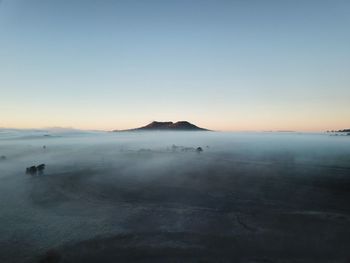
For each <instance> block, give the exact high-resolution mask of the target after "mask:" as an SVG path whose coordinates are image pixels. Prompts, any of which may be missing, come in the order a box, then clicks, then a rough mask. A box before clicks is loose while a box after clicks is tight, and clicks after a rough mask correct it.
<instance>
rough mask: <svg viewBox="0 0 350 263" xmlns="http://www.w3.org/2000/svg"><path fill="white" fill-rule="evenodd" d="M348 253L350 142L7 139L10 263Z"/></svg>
mask: <svg viewBox="0 0 350 263" xmlns="http://www.w3.org/2000/svg"><path fill="white" fill-rule="evenodd" d="M198 147H201V149H202V150H203V151H199V150H198V149H197V148H198ZM39 164H45V165H46V167H45V170H44V172H43V174H39V173H34V174H26V168H27V167H30V166H34V165H35V166H37V165H39ZM349 245H350V136H328V135H327V134H302V133H221V132H144V133H142V132H120V133H102V132H79V131H65V130H58V131H54V130H49V131H18V130H1V131H0V262H84V263H85V262H125V261H126V262H130V261H138V262H201V261H202V262H203V261H205V262H218V261H219V262H348V261H347V260H350V251H349Z"/></svg>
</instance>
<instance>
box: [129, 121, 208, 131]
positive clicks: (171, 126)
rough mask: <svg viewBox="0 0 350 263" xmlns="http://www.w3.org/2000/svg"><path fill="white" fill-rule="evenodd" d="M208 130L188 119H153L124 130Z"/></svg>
mask: <svg viewBox="0 0 350 263" xmlns="http://www.w3.org/2000/svg"><path fill="white" fill-rule="evenodd" d="M157 130H160V131H165V130H166V131H208V130H207V129H203V128H200V127H198V126H196V125H194V124H192V123H190V122H188V121H178V122H175V123H174V122H172V121H165V122H161V121H153V122H151V123H150V124H148V125H146V126H143V127H140V128H135V129H130V130H126V131H157Z"/></svg>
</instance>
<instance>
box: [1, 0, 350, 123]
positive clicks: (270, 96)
mask: <svg viewBox="0 0 350 263" xmlns="http://www.w3.org/2000/svg"><path fill="white" fill-rule="evenodd" d="M0 92H1V93H0V127H20V128H27V127H50V126H63V127H75V128H84V129H107V130H108V129H123V128H129V127H135V126H139V125H142V124H145V123H147V122H149V121H152V120H172V121H176V120H189V121H191V122H194V123H196V124H198V125H200V126H204V127H207V128H210V129H217V130H283V129H287V130H290V129H292V130H323V129H338V128H339V129H340V128H350V1H338V0H329V1H322V0H319V1H307V0H305V1H301V0H300V1H298V0H290V1H288V0H286V1H277V0H276V1H269V0H266V1H259V0H256V1H254V0H239V1H233V0H232V1H214V0H212V1H206V0H197V1H196V0H192V1H191V0H176V1H175V0H174V1H171V0H159V1H152V0H137V1H136V0H135V1H133V0H125V1H108V0H105V1H97V0H95V1H90V0H56V1H54V0H41V1H39V0H2V1H1V0H0Z"/></svg>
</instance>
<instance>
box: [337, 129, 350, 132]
mask: <svg viewBox="0 0 350 263" xmlns="http://www.w3.org/2000/svg"><path fill="white" fill-rule="evenodd" d="M337 132H350V129H344V130H339V131H337Z"/></svg>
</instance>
